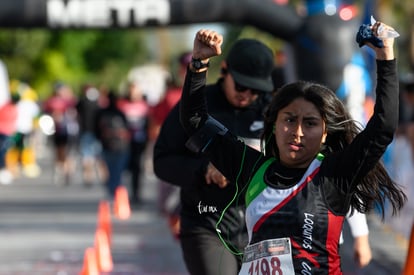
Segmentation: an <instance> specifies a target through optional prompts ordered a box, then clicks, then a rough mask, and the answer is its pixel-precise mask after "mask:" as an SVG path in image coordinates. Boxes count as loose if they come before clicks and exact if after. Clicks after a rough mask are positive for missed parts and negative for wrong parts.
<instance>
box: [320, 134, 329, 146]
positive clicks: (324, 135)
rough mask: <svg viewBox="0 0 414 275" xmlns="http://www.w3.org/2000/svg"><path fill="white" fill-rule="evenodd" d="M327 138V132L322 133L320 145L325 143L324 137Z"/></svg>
mask: <svg viewBox="0 0 414 275" xmlns="http://www.w3.org/2000/svg"><path fill="white" fill-rule="evenodd" d="M327 136H328V133H327V132H324V133H323V134H322V141H321V143H322V144H324V143H325V142H326V137H327Z"/></svg>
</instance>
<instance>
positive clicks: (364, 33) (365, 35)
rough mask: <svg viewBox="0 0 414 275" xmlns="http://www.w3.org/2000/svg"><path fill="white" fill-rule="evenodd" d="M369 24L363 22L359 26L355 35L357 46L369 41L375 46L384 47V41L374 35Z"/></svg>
mask: <svg viewBox="0 0 414 275" xmlns="http://www.w3.org/2000/svg"><path fill="white" fill-rule="evenodd" d="M370 27H371V25H367V24H363V25H361V26H360V27H359V30H358V33H357V35H356V42H357V43H358V45H359V47H362V46H364V44H365V43H366V42H371V43H372V45H374V46H375V47H377V48H382V47H384V43H383V42H382V40H381V39H379V38H378V37H376V36H375V35H374V33H373V32H372V30H371V28H370Z"/></svg>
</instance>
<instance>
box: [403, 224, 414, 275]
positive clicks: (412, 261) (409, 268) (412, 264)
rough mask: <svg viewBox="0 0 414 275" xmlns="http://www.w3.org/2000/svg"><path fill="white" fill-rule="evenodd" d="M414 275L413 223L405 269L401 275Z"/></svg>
mask: <svg viewBox="0 0 414 275" xmlns="http://www.w3.org/2000/svg"><path fill="white" fill-rule="evenodd" d="M412 274H414V223H413V225H412V228H411V236H410V243H409V245H408V252H407V258H406V260H405V267H404V271H403V275H412Z"/></svg>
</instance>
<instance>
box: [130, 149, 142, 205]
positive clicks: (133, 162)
mask: <svg viewBox="0 0 414 275" xmlns="http://www.w3.org/2000/svg"><path fill="white" fill-rule="evenodd" d="M145 147H146V144H145V143H138V142H132V143H131V151H130V152H131V155H130V158H129V171H130V172H131V199H132V200H135V201H137V200H138V197H139V192H140V188H141V174H142V168H143V167H142V160H143V153H144V151H145Z"/></svg>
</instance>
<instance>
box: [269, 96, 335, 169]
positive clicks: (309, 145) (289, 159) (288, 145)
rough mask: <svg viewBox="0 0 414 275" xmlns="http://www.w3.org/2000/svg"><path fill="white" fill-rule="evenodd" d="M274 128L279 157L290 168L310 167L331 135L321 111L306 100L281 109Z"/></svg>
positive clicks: (299, 100) (300, 99)
mask: <svg viewBox="0 0 414 275" xmlns="http://www.w3.org/2000/svg"><path fill="white" fill-rule="evenodd" d="M274 127H275V128H274V129H275V137H276V144H277V147H278V149H279V158H280V161H281V163H282V164H283V165H285V166H287V167H298V168H305V167H308V166H309V164H310V163H311V162H312V160H313V159H314V158H315V155H316V154H317V153H318V152H319V150H320V147H321V144H322V143H324V142H325V139H326V135H327V134H326V130H325V128H326V127H325V122H324V121H323V119H322V117H321V115H320V113H319V110H318V109H317V108H316V106H315V105H314V104H313V103H311V102H309V101H306V100H305V99H304V98H297V99H295V100H293V101H292V102H291V103H290V104H289V105H287V106H286V107H285V108H283V109H281V110H280V111H279V113H278V115H277V118H276V122H275V125H274Z"/></svg>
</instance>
